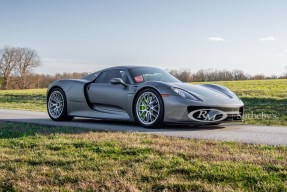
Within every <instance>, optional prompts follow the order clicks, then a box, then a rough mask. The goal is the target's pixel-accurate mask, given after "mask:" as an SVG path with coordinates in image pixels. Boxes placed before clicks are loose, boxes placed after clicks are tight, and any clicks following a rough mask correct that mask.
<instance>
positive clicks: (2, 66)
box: [0, 47, 16, 89]
mask: <svg viewBox="0 0 287 192" xmlns="http://www.w3.org/2000/svg"><path fill="white" fill-rule="evenodd" d="M15 52H16V49H15V48H14V47H4V48H3V49H2V50H1V55H0V75H1V77H2V89H8V88H9V87H8V86H9V83H10V78H11V75H12V72H13V70H14V68H15V66H16V62H15Z"/></svg>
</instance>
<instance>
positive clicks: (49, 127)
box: [0, 118, 226, 138]
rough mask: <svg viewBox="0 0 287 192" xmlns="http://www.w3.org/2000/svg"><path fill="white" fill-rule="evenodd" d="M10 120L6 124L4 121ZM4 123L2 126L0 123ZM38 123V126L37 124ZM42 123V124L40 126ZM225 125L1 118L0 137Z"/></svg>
mask: <svg viewBox="0 0 287 192" xmlns="http://www.w3.org/2000/svg"><path fill="white" fill-rule="evenodd" d="M1 122H10V123H8V124H9V125H8V126H5V123H1ZM1 124H2V125H4V128H3V126H2V125H1ZM39 125H40V126H39ZM41 125H43V126H41ZM224 128H226V125H209V126H207V125H206V126H199V125H174V124H173V125H164V126H163V127H162V128H157V129H148V128H143V127H141V126H139V125H138V124H137V123H133V122H126V121H114V120H113V121H111V120H98V119H87V118H75V119H74V120H73V121H68V122H57V121H52V120H50V119H49V118H34V119H33V118H30V119H1V121H0V138H17V137H22V136H33V135H47V134H79V133H87V132H94V131H97V132H99V131H105V132H138V133H165V132H192V131H210V130H218V129H224Z"/></svg>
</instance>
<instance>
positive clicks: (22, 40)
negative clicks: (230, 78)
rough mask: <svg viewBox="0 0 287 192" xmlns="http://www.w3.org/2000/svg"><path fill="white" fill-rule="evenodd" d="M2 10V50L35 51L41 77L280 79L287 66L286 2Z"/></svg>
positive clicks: (11, 6)
mask: <svg viewBox="0 0 287 192" xmlns="http://www.w3.org/2000/svg"><path fill="white" fill-rule="evenodd" d="M0 2H1V4H0V47H3V46H5V45H9V46H19V47H29V48H33V49H36V50H37V52H38V54H39V55H40V57H41V59H42V63H43V66H42V67H41V68H39V69H38V70H37V72H40V73H49V74H53V73H56V72H59V73H63V72H82V71H87V72H91V71H96V70H98V69H102V68H105V67H109V66H115V65H147V66H157V67H160V68H163V69H165V68H169V69H186V68H188V69H190V70H191V71H197V70H199V69H209V68H213V69H228V70H231V69H242V70H244V71H245V72H247V73H251V74H256V73H264V74H266V75H271V74H277V75H280V74H282V73H283V72H284V71H285V66H287V1H286V0H269V1H268V0H264V1H263V0H252V1H250V0H238V1H235V0H216V1H215V0H209V1H207V0H198V1H195V0H180V1H176V0H172V1H171V0H141V1H140V0H101V1H97V0H83V1H80V0H74V1H72V0H69V1H68V0H67V1H64V0H48V1H39V0H25V1H23V0H18V1H16V0H9V1H8V0H6V1H4V0H0Z"/></svg>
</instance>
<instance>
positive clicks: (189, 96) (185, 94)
mask: <svg viewBox="0 0 287 192" xmlns="http://www.w3.org/2000/svg"><path fill="white" fill-rule="evenodd" d="M172 89H173V90H174V92H176V93H177V94H179V95H180V96H182V97H183V98H186V99H189V100H192V101H200V100H199V99H198V98H196V97H195V96H193V95H192V94H190V93H188V92H187V91H184V90H182V89H179V88H176V87H173V88H172Z"/></svg>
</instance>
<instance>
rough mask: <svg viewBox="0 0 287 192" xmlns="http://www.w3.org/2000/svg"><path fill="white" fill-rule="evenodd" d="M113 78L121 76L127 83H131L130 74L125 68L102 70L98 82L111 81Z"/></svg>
mask: <svg viewBox="0 0 287 192" xmlns="http://www.w3.org/2000/svg"><path fill="white" fill-rule="evenodd" d="M113 78H121V79H122V80H123V81H124V82H125V83H127V84H130V81H129V79H128V76H127V74H126V72H125V71H124V70H119V69H114V70H110V71H104V72H102V73H101V74H100V75H99V76H98V77H97V79H96V81H95V82H96V83H110V81H111V79H113Z"/></svg>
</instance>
